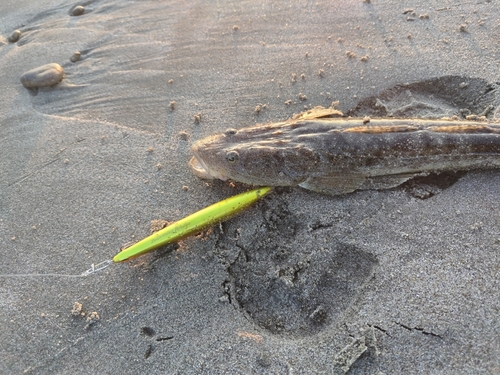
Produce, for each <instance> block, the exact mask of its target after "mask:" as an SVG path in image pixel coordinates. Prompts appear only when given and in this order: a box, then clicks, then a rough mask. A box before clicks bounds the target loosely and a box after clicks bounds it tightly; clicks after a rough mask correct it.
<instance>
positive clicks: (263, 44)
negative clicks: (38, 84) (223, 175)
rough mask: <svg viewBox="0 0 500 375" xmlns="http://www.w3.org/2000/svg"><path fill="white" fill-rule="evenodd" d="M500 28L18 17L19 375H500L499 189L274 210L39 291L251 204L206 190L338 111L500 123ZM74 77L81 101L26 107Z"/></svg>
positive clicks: (442, 190) (487, 182)
mask: <svg viewBox="0 0 500 375" xmlns="http://www.w3.org/2000/svg"><path fill="white" fill-rule="evenodd" d="M76 5H81V6H84V7H85V12H84V14H83V15H81V16H79V17H71V16H69V14H68V11H69V10H71V9H73V8H72V7H74V6H76ZM499 23H500V8H499V7H498V2H497V1H478V2H452V1H448V2H445V3H443V2H442V1H437V0H436V1H414V2H411V3H408V2H405V3H404V5H403V3H401V2H399V1H394V0H393V1H377V0H373V1H362V0H359V1H354V0H353V1H342V2H333V1H331V2H327V1H320V2H307V1H302V2H297V1H280V2H277V3H275V4H274V5H273V4H270V3H269V2H256V1H240V2H229V1H222V2H215V3H214V2H203V1H199V2H198V1H190V2H184V1H177V2H175V1H161V2H159V1H147V0H144V1H140V2H123V1H118V0H111V1H104V0H102V1H86V2H82V3H74V2H68V1H62V2H61V1H60V0H58V1H55V0H51V1H39V2H33V1H27V0H20V1H17V2H2V3H1V4H0V25H1V26H0V34H1V35H2V38H1V39H0V40H2V41H6V39H7V37H8V36H9V35H10V34H11V33H12V30H15V29H19V30H21V32H22V37H21V38H20V39H19V41H18V42H17V43H14V44H9V43H5V42H2V43H0V67H1V69H0V82H1V83H2V85H1V87H2V91H1V96H2V97H1V100H0V174H1V178H0V195H1V199H0V241H1V243H0V251H1V259H2V267H1V272H0V273H1V274H2V275H6V274H16V275H20V276H18V277H5V276H1V277H0V358H1V360H0V373H2V374H22V373H26V374H68V373H82V372H85V373H95V374H116V373H122V374H138V373H147V374H343V373H346V372H348V373H349V374H401V373H405V374H420V373H429V374H451V373H453V374H498V373H499V372H500V339H499V337H500V321H499V316H500V302H499V301H500V214H499V212H500V200H499V193H500V172H498V171H488V172H474V173H467V174H463V175H458V176H441V177H440V176H438V177H436V178H435V179H434V180H429V181H416V182H414V183H413V184H412V185H411V184H410V185H407V186H403V187H399V188H395V189H392V190H386V191H364V192H358V193H354V194H350V195H347V196H341V197H330V196H325V195H319V194H315V193H312V192H308V191H304V190H302V189H300V188H286V189H284V188H282V189H276V191H275V192H274V193H273V194H272V195H270V196H268V197H266V198H265V199H264V200H263V201H261V202H259V203H258V204H257V205H256V206H255V207H253V208H252V209H250V210H248V211H247V212H245V213H243V214H242V215H240V216H239V217H237V218H234V219H232V220H231V221H229V222H227V223H224V224H222V225H221V226H220V227H216V228H213V230H210V231H207V232H204V233H202V234H200V235H199V236H197V237H193V238H190V239H187V240H185V241H182V242H181V243H180V244H179V245H176V246H170V247H168V248H165V249H161V250H159V251H157V252H155V253H152V254H149V255H146V256H144V257H141V258H138V259H137V260H134V261H131V262H129V263H126V264H119V265H113V266H111V267H109V268H107V269H106V270H104V271H101V272H99V273H96V274H94V275H91V276H88V277H84V278H83V277H69V276H36V275H37V274H45V273H51V274H61V275H79V274H81V273H82V272H83V271H85V270H86V269H88V268H89V267H90V265H91V264H92V263H99V262H101V261H103V260H106V259H110V258H111V257H112V256H113V255H115V253H116V252H117V251H118V250H119V249H120V247H122V246H124V245H127V244H131V243H133V242H134V241H137V240H139V239H141V238H142V237H144V236H146V235H148V234H149V233H150V226H151V222H152V221H153V220H167V221H173V220H177V219H180V218H182V217H184V216H186V215H187V214H189V213H192V212H194V211H196V210H198V209H200V208H202V207H205V206H207V205H209V204H211V203H213V202H216V201H218V200H220V199H223V198H225V197H228V196H230V195H233V194H235V193H237V192H240V191H243V190H245V189H246V188H247V187H245V186H242V185H235V186H232V185H231V184H230V183H228V182H222V181H213V182H205V181H202V180H200V179H198V178H196V177H194V176H193V175H192V174H191V173H190V172H189V170H188V167H187V162H188V161H189V158H190V157H191V154H190V151H189V147H190V145H191V144H192V143H193V142H194V141H196V140H198V139H200V138H202V137H204V136H207V135H209V134H212V133H215V132H220V131H223V130H224V129H226V128H229V127H232V128H239V127H243V126H248V125H253V124H255V123H261V122H267V121H277V120H283V119H286V118H289V117H291V116H292V115H293V114H294V113H298V112H301V111H302V110H304V108H309V107H313V106H317V105H322V106H329V105H330V104H331V102H332V101H336V100H339V101H340V104H339V109H340V110H342V111H343V112H345V113H350V114H353V115H356V116H372V117H375V116H388V115H391V114H392V115H393V116H398V117H399V116H401V117H405V116H412V117H441V116H453V115H457V116H459V117H460V118H465V117H466V116H471V115H477V116H480V115H485V116H487V117H489V118H490V119H494V118H498V117H500V113H499V112H500V111H499V110H498V106H499V100H498V99H499V97H498V84H497V83H496V82H497V81H498V72H499V71H500V70H499V68H500V66H499V61H500V44H499V43H500V42H499V41H500V27H499ZM74 51H80V53H81V59H80V60H79V61H77V62H75V63H72V62H70V61H69V56H71V54H72V53H74ZM52 62H56V63H59V64H61V66H62V67H63V68H64V70H65V78H64V80H63V81H62V82H61V83H59V84H58V85H56V86H54V87H49V88H40V89H38V91H36V92H34V91H33V90H26V89H25V88H24V87H23V86H22V85H21V83H20V81H19V79H20V77H21V75H22V74H23V73H24V72H26V71H28V70H30V69H32V68H35V67H37V66H40V65H44V64H48V63H52ZM173 102H174V103H175V105H173V106H172V105H171V103H173ZM257 107H259V110H258V111H257V110H256V108H257ZM195 115H196V116H197V117H196V119H197V120H196V121H194V116H195ZM181 134H182V136H181ZM422 198H427V199H422ZM22 275H25V276H22Z"/></svg>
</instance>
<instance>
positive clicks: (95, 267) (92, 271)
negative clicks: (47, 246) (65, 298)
mask: <svg viewBox="0 0 500 375" xmlns="http://www.w3.org/2000/svg"><path fill="white" fill-rule="evenodd" d="M111 264H113V260H112V259H107V260H105V261H103V262H101V263H97V264H94V263H92V264H91V265H90V268H89V269H88V270H86V271H84V272H82V273H81V274H79V275H66V274H62V273H18V274H0V277H87V276H90V275H93V274H95V273H97V272H99V271H102V270H104V269H106V268H108V267H109V266H110V265H111Z"/></svg>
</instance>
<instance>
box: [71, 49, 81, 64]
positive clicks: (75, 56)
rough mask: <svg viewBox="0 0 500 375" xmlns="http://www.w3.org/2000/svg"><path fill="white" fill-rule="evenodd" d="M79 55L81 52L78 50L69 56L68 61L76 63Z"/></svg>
mask: <svg viewBox="0 0 500 375" xmlns="http://www.w3.org/2000/svg"><path fill="white" fill-rule="evenodd" d="M81 56H82V54H81V53H80V52H78V51H76V52H75V53H74V54H73V56H71V58H70V61H71V62H72V63H76V62H77V61H78V60H80V57H81Z"/></svg>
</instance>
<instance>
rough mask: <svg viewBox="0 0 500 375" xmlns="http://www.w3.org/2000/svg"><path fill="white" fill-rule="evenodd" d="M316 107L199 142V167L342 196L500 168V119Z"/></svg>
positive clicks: (208, 173)
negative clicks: (364, 113)
mask: <svg viewBox="0 0 500 375" xmlns="http://www.w3.org/2000/svg"><path fill="white" fill-rule="evenodd" d="M325 111H327V112H328V110H327V109H324V108H321V109H320V111H319V112H318V111H311V112H307V113H305V114H302V115H300V116H298V117H296V118H294V119H291V120H288V121H285V122H280V123H275V124H267V125H257V126H252V127H248V128H243V129H240V130H234V129H229V130H227V131H226V132H224V133H223V134H219V135H215V136H211V137H208V138H206V139H203V140H201V141H198V142H197V143H195V144H194V145H193V147H192V151H193V153H194V155H195V156H194V157H193V158H192V159H191V161H190V166H191V169H192V170H193V172H194V173H195V174H196V175H198V176H199V177H203V178H219V179H223V180H224V179H231V180H233V181H238V182H243V183H246V184H250V185H260V186H295V185H298V186H301V187H303V188H306V189H310V190H313V191H317V192H321V193H326V194H332V195H338V194H345V193H349V192H352V191H355V190H358V189H359V190H363V189H386V188H391V187H395V186H398V185H400V184H401V183H403V182H405V181H407V180H408V179H410V178H412V177H415V176H425V175H427V174H429V173H431V172H437V173H439V172H444V171H459V170H472V169H491V168H500V124H494V123H490V122H477V121H460V120H424V119H355V118H343V117H340V116H341V115H342V114H341V113H340V112H338V111H335V110H330V111H329V113H328V114H329V115H332V114H333V115H336V116H339V117H336V118H324V117H322V116H323V115H324V113H325Z"/></svg>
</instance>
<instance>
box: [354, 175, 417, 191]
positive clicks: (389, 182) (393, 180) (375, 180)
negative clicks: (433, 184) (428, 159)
mask: <svg viewBox="0 0 500 375" xmlns="http://www.w3.org/2000/svg"><path fill="white" fill-rule="evenodd" d="M422 175H426V173H424V174H422V173H401V174H394V175H385V176H371V177H370V176H369V177H366V180H365V181H364V183H363V184H362V185H361V186H360V187H359V189H360V190H369V189H375V190H381V189H390V188H393V187H396V186H399V185H401V184H402V183H404V182H406V181H408V180H409V179H411V178H413V177H416V176H422Z"/></svg>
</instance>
